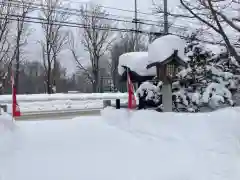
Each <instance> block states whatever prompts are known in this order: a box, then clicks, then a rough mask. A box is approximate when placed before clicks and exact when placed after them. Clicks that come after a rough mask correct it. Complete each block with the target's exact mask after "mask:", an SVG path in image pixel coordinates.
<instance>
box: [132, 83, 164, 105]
mask: <svg viewBox="0 0 240 180" xmlns="http://www.w3.org/2000/svg"><path fill="white" fill-rule="evenodd" d="M161 86H162V82H159V83H158V84H156V85H155V83H152V82H149V81H146V82H144V83H142V84H141V85H140V86H139V88H138V89H137V91H136V93H137V96H138V98H139V109H143V108H147V107H158V106H160V105H161V104H162V98H161Z"/></svg>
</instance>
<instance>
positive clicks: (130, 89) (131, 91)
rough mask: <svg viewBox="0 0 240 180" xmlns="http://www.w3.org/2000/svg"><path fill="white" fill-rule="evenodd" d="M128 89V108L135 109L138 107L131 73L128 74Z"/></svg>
mask: <svg viewBox="0 0 240 180" xmlns="http://www.w3.org/2000/svg"><path fill="white" fill-rule="evenodd" d="M127 88H128V108H129V109H135V108H136V106H137V103H136V97H135V95H134V86H133V83H132V81H131V78H130V76H129V73H127Z"/></svg>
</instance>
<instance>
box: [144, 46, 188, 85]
mask: <svg viewBox="0 0 240 180" xmlns="http://www.w3.org/2000/svg"><path fill="white" fill-rule="evenodd" d="M154 66H156V72H157V74H156V75H157V78H158V79H159V80H161V81H163V83H165V84H170V83H171V80H172V78H174V76H175V75H176V74H177V73H178V71H179V70H178V69H179V67H181V66H182V67H186V66H187V63H186V62H185V61H184V60H182V59H181V58H180V57H179V56H178V50H175V51H174V53H173V54H172V55H171V56H170V57H168V58H167V59H166V60H164V61H162V62H154V63H152V64H149V65H148V66H147V67H146V68H147V69H149V68H152V67H154Z"/></svg>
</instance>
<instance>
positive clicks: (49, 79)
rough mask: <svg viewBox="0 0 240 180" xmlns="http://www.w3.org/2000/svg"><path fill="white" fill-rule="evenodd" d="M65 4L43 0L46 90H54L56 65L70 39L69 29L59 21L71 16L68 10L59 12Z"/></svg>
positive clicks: (43, 54)
mask: <svg viewBox="0 0 240 180" xmlns="http://www.w3.org/2000/svg"><path fill="white" fill-rule="evenodd" d="M62 6H63V5H62V4H61V1H60V0H51V1H50V0H43V1H42V11H41V15H40V16H41V18H43V19H45V20H44V22H47V23H43V24H42V29H43V32H44V40H42V41H41V46H42V59H43V65H44V67H45V71H46V79H45V83H46V91H47V93H49V94H51V93H52V92H53V85H54V82H55V80H54V78H55V69H56V68H55V67H56V65H57V60H58V56H59V53H60V52H61V51H62V50H63V48H64V46H65V44H66V43H67V39H68V31H67V30H65V29H64V28H63V26H62V25H61V24H59V23H56V22H59V21H66V20H67V19H68V18H69V15H68V13H67V12H57V11H56V10H57V9H58V8H60V7H62Z"/></svg>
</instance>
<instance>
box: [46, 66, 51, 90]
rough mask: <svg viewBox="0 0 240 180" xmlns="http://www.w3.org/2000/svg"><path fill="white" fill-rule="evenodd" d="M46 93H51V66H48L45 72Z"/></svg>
mask: <svg viewBox="0 0 240 180" xmlns="http://www.w3.org/2000/svg"><path fill="white" fill-rule="evenodd" d="M47 93H48V94H52V87H51V66H49V67H48V72H47Z"/></svg>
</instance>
